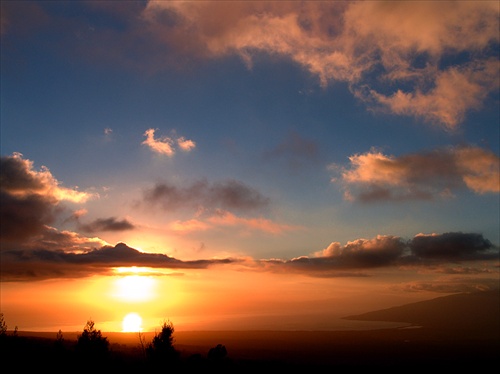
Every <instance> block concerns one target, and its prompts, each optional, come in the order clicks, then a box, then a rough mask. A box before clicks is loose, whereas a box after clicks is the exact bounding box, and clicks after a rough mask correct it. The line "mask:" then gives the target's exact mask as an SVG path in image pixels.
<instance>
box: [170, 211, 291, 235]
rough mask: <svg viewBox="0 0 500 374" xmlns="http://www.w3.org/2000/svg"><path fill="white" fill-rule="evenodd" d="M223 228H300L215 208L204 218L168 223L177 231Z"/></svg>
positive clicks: (271, 230)
mask: <svg viewBox="0 0 500 374" xmlns="http://www.w3.org/2000/svg"><path fill="white" fill-rule="evenodd" d="M223 228H230V229H231V230H235V229H237V230H239V231H240V232H241V233H247V232H248V231H260V232H264V233H268V234H272V235H279V234H282V233H284V232H286V231H295V230H299V229H301V228H300V227H299V226H293V225H286V224H281V223H277V222H274V221H272V220H270V219H266V218H263V217H257V218H245V217H239V216H237V215H235V214H233V213H231V212H228V211H223V210H216V211H215V212H214V213H213V214H212V215H210V216H209V217H206V218H204V219H198V218H193V219H189V220H186V221H179V220H178V221H175V222H173V223H172V224H171V225H170V229H171V230H173V231H175V232H177V233H190V232H194V231H206V230H214V229H223Z"/></svg>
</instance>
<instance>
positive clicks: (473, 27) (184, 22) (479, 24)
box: [1, 1, 500, 154]
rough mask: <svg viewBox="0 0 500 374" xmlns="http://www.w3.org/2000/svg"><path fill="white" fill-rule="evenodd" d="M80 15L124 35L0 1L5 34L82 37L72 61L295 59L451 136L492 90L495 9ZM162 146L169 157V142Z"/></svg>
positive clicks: (247, 7) (146, 65) (68, 41)
mask: <svg viewBox="0 0 500 374" xmlns="http://www.w3.org/2000/svg"><path fill="white" fill-rule="evenodd" d="M4 3H5V4H4ZM19 4H21V5H19ZM81 6H82V7H84V8H89V9H90V11H91V12H93V13H95V14H97V15H103V16H104V17H112V18H113V19H116V20H117V21H118V22H120V25H121V27H120V28H117V27H116V23H111V24H98V25H97V24H96V25H94V27H95V29H94V30H89V28H88V25H87V24H86V23H85V21H80V20H79V19H76V18H75V17H72V18H71V20H70V21H69V20H68V19H67V16H66V15H65V12H55V11H54V10H53V9H49V8H48V7H44V6H43V4H42V5H38V3H26V2H14V1H12V2H2V31H1V32H2V36H4V35H7V36H8V35H9V33H18V34H21V35H22V34H23V33H28V32H31V33H35V32H38V31H39V30H42V31H44V30H45V29H46V28H48V27H52V28H54V27H55V28H56V30H57V31H60V34H61V35H66V34H71V35H72V34H78V35H79V36H80V37H81V38H82V39H84V40H86V43H74V41H73V39H72V38H61V39H60V40H58V41H59V42H60V43H54V44H55V45H57V46H58V47H59V46H61V44H62V45H63V47H65V48H66V49H67V50H68V51H72V52H73V53H74V55H75V56H77V57H78V58H84V59H86V60H90V61H92V62H95V63H100V64H102V63H107V64H116V63H117V62H119V64H120V66H122V67H128V68H136V69H141V70H143V71H144V70H146V71H147V72H148V73H151V74H154V73H155V72H158V71H160V70H162V69H171V68H172V67H181V68H182V67H184V66H185V65H186V64H196V63H198V62H203V61H204V60H205V59H219V58H225V57H230V56H234V55H236V56H240V57H241V59H242V60H243V62H244V63H245V64H246V65H247V66H248V67H249V68H251V67H252V66H253V64H254V63H255V60H256V59H255V56H258V55H259V54H262V53H266V54H269V55H273V56H280V57H284V58H287V59H289V60H291V61H292V62H294V63H296V64H297V65H298V66H301V67H302V68H303V69H304V70H306V71H308V72H310V73H311V75H312V76H313V77H315V78H317V79H318V81H319V84H320V85H321V86H324V87H325V86H328V85H330V84H332V83H335V82H338V81H341V82H346V83H347V84H348V86H349V88H350V89H351V91H352V93H353V94H354V95H355V96H356V97H358V98H360V99H361V100H362V101H363V102H365V103H366V105H367V106H368V107H369V108H370V109H376V110H385V111H389V112H391V113H394V114H397V115H407V116H414V117H416V118H419V119H422V120H423V121H426V122H430V123H434V124H436V125H437V126H441V127H443V128H445V129H454V128H456V127H457V126H458V125H459V124H460V122H461V121H462V120H463V118H464V116H465V115H466V114H467V112H469V111H471V110H475V109H477V108H479V107H480V106H481V105H484V103H485V100H487V98H488V95H489V94H491V93H492V92H493V93H494V92H495V91H496V90H498V80H499V74H498V72H499V69H498V56H497V51H496V49H497V46H498V42H499V40H500V36H499V33H498V30H499V12H500V10H499V6H498V2H495V1H446V2H445V1H425V2H422V1H398V2H387V1H301V2H299V1H290V2H288V1H231V2H227V1H225V2H221V1H148V2H135V1H131V2H120V4H119V5H118V4H116V5H115V4H114V2H85V3H82V4H81ZM56 7H57V5H56ZM56 9H57V8H56ZM27 20H28V21H27ZM454 85H456V86H455V90H453V86H454ZM457 92H458V93H459V94H457ZM153 140H154V139H152V144H154V142H153ZM163 143H168V142H163ZM174 143H175V141H174ZM159 149H162V150H163V151H162V152H165V154H169V153H168V152H169V151H168V146H167V145H163V146H162V145H159Z"/></svg>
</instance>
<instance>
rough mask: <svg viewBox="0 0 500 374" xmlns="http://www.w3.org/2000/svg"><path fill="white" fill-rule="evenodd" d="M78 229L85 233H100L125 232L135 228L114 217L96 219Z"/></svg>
mask: <svg viewBox="0 0 500 374" xmlns="http://www.w3.org/2000/svg"><path fill="white" fill-rule="evenodd" d="M79 229H80V230H82V231H84V232H86V233H95V232H101V231H127V230H133V229H135V226H134V225H133V224H132V223H130V222H129V221H128V220H126V219H122V220H121V221H120V220H118V219H117V218H116V217H109V218H98V219H96V220H94V221H92V222H90V223H87V224H81V225H79Z"/></svg>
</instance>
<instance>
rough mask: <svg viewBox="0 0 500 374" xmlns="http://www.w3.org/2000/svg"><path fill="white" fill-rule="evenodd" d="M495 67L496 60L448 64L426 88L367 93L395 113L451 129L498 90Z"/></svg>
mask: <svg viewBox="0 0 500 374" xmlns="http://www.w3.org/2000/svg"><path fill="white" fill-rule="evenodd" d="M498 69H499V65H498V61H497V60H496V59H495V60H488V61H483V62H481V63H476V64H471V65H469V66H462V67H460V68H453V67H451V68H449V69H448V70H445V71H443V72H438V73H436V75H435V78H434V84H435V85H434V87H432V88H430V89H429V90H427V91H425V90H423V89H420V88H416V89H415V90H414V91H411V92H404V91H403V90H400V89H399V90H397V91H396V92H395V93H393V94H391V95H384V94H381V93H378V92H376V91H374V90H371V92H370V96H371V98H372V99H374V100H375V101H376V102H377V103H378V104H380V105H382V106H383V107H385V108H386V109H389V110H390V111H391V112H393V113H395V114H400V115H408V116H415V117H419V118H421V119H423V120H424V121H426V122H429V123H436V124H442V125H443V126H444V127H446V128H448V129H450V130H452V129H454V128H455V127H456V126H457V125H458V124H459V123H460V122H462V121H463V119H464V117H465V114H466V112H467V111H468V110H470V109H480V108H481V105H482V103H483V101H484V100H485V99H486V97H487V96H488V94H489V93H490V92H492V91H494V90H495V89H498ZM364 99H367V100H368V99H369V97H367V96H366V97H364Z"/></svg>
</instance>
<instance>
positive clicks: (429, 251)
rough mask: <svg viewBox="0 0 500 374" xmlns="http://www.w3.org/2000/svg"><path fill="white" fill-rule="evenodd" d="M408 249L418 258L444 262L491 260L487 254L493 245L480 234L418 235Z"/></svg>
mask: <svg viewBox="0 0 500 374" xmlns="http://www.w3.org/2000/svg"><path fill="white" fill-rule="evenodd" d="M409 246H410V249H411V251H412V253H413V255H415V256H416V257H418V258H421V259H424V260H427V259H445V260H450V261H453V260H481V259H487V258H491V257H490V254H489V252H488V250H489V249H492V248H493V244H492V243H491V242H490V241H489V240H487V239H485V238H483V236H482V235H481V234H474V233H472V234H469V233H461V232H448V233H444V234H439V235H438V234H431V235H424V234H419V235H417V236H415V237H414V238H413V240H412V241H411V242H410V245H409Z"/></svg>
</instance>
